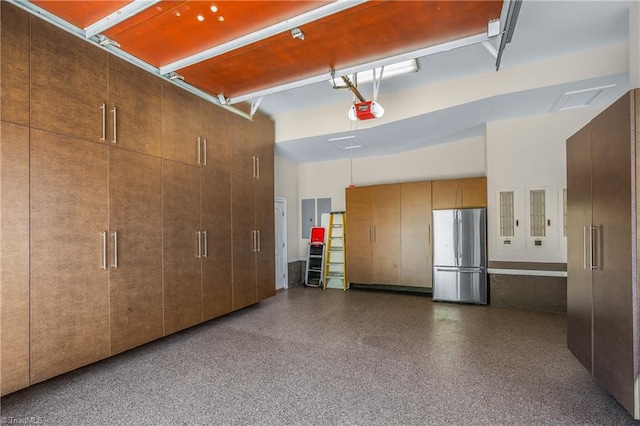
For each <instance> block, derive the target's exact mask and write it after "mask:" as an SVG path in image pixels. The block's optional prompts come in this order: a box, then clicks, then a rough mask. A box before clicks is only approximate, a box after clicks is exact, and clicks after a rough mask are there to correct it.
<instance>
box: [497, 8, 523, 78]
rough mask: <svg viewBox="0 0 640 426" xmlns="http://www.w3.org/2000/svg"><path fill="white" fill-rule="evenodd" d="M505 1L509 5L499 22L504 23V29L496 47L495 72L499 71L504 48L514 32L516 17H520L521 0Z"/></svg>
mask: <svg viewBox="0 0 640 426" xmlns="http://www.w3.org/2000/svg"><path fill="white" fill-rule="evenodd" d="M506 1H508V2H509V5H508V8H507V13H506V17H505V19H500V21H501V22H504V29H503V31H502V35H501V36H500V46H499V47H498V54H497V58H496V71H499V70H500V65H501V63H502V54H503V53H504V48H505V47H506V45H507V44H508V43H511V39H512V38H513V32H514V31H515V29H516V23H517V22H518V16H519V15H520V8H521V7H522V0H505V2H506ZM503 13H504V9H503Z"/></svg>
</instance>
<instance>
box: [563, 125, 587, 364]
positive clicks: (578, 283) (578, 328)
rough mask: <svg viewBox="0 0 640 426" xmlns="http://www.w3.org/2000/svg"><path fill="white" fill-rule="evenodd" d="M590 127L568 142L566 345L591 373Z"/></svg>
mask: <svg viewBox="0 0 640 426" xmlns="http://www.w3.org/2000/svg"><path fill="white" fill-rule="evenodd" d="M591 157H592V155H591V125H590V124H589V125H587V126H586V127H584V128H583V129H582V130H580V131H579V132H578V133H576V134H575V135H573V136H572V137H571V138H569V139H568V140H567V346H568V347H569V350H571V352H573V354H574V355H575V356H576V358H578V359H579V360H580V362H582V364H583V365H584V366H585V367H587V368H588V369H589V371H592V364H591V362H592V356H591V355H592V350H593V348H592V345H591V343H592V342H591V320H592V317H591V310H592V308H593V295H592V292H591V289H592V284H593V282H592V277H591V275H592V274H591V269H590V267H589V261H588V256H589V250H588V247H589V238H590V236H589V232H590V231H589V226H590V225H591V223H592V216H591V211H592V203H591Z"/></svg>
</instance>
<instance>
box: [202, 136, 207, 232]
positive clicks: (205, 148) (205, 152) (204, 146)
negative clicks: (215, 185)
mask: <svg viewBox="0 0 640 426" xmlns="http://www.w3.org/2000/svg"><path fill="white" fill-rule="evenodd" d="M202 145H203V151H202V165H203V166H206V165H207V139H206V138H205V139H204V141H202ZM205 232H206V231H205Z"/></svg>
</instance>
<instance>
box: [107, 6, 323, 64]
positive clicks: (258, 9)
mask: <svg viewBox="0 0 640 426" xmlns="http://www.w3.org/2000/svg"><path fill="white" fill-rule="evenodd" d="M327 3H331V2H330V1H278V0H275V1H272V0H269V1H267V0H265V1H237V0H236V1H233V0H231V1H229V0H225V1H213V0H212V1H201V0H198V1H193V0H189V1H162V2H160V3H158V4H157V5H154V6H152V7H150V8H149V9H147V10H145V11H143V12H141V13H139V14H138V15H136V16H134V17H132V18H130V19H128V20H126V21H125V22H122V23H120V24H118V25H116V26H114V27H113V28H111V29H109V30H108V31H106V32H105V35H107V36H108V37H110V38H112V39H113V40H115V41H117V42H118V43H119V44H120V46H121V47H122V49H123V50H125V51H126V52H128V53H130V54H132V55H134V56H136V57H138V58H140V59H142V60H143V61H145V62H148V63H150V64H152V65H154V66H156V67H161V66H164V65H167V64H169V63H172V62H174V61H177V60H179V59H182V58H185V57H187V56H191V55H193V54H196V53H198V52H201V51H203V50H206V49H209V48H212V47H215V46H218V45H220V44H223V43H226V42H228V41H231V40H233V39H235V38H238V37H241V36H243V35H246V34H249V33H252V32H255V31H257V30H260V29H263V28H266V27H268V26H271V25H273V24H277V23H279V22H282V21H285V20H287V19H289V18H292V17H294V16H297V15H301V14H303V13H305V12H308V11H310V10H313V9H316V8H318V7H321V6H323V5H325V4H327Z"/></svg>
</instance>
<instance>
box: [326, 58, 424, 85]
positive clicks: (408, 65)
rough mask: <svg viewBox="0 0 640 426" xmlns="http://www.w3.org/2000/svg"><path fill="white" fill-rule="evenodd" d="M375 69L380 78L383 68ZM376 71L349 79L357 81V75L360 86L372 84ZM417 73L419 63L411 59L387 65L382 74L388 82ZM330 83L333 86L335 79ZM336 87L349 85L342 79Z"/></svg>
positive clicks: (358, 74)
mask: <svg viewBox="0 0 640 426" xmlns="http://www.w3.org/2000/svg"><path fill="white" fill-rule="evenodd" d="M374 69H375V70H376V77H378V76H380V71H382V67H380V68H374ZM374 69H370V70H367V71H362V72H359V73H357V74H351V75H349V76H348V77H349V79H350V80H351V81H356V78H355V76H356V75H357V76H358V77H357V82H358V84H360V83H370V82H372V81H373V70H374ZM417 71H418V61H416V60H415V59H409V60H407V61H402V62H397V63H395V64H391V65H385V67H384V71H383V72H382V79H383V80H386V79H388V78H392V77H397V76H399V75H403V74H409V73H412V72H417ZM329 83H330V84H331V85H332V86H333V85H334V81H333V79H331V80H329ZM335 87H347V85H346V84H345V82H344V81H342V79H341V78H340V79H336V80H335Z"/></svg>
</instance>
